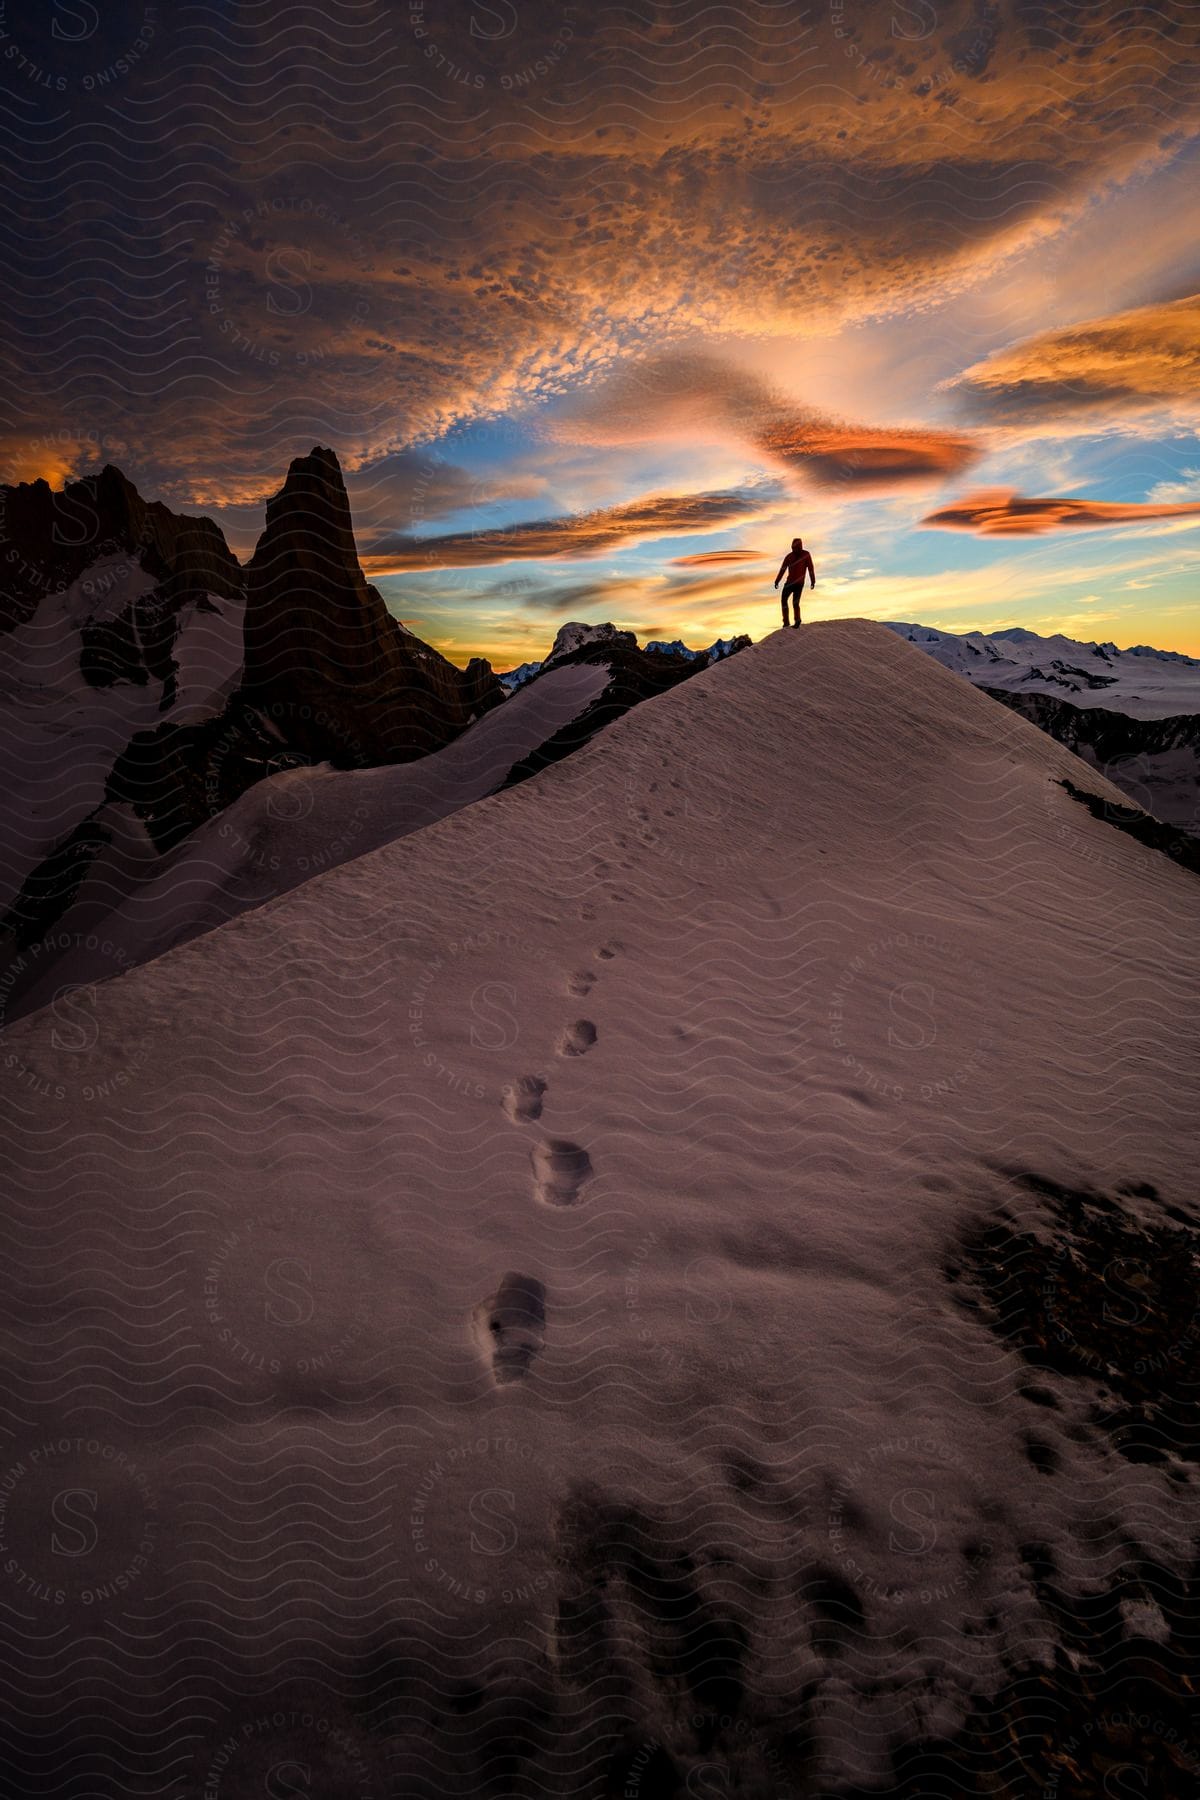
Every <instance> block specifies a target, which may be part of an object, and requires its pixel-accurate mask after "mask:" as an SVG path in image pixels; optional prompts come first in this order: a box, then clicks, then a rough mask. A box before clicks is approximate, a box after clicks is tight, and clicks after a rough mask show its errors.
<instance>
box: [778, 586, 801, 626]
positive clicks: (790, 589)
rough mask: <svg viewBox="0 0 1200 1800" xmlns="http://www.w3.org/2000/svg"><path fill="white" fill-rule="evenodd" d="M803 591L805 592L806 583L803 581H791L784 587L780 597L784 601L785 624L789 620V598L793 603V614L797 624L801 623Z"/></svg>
mask: <svg viewBox="0 0 1200 1800" xmlns="http://www.w3.org/2000/svg"><path fill="white" fill-rule="evenodd" d="M803 592H804V583H803V582H802V581H789V582H788V584H787V586H786V587H785V588H784V590H783V593H782V595H781V596H780V598H781V599H782V601H783V622H784V624H785V625H786V624H787V622H788V616H787V603H788V601H789V599H790V600H791V603H792V614H793V616H794V618H795V621H796V624H797V625H798V624H799V623H800V596H801V594H802V593H803Z"/></svg>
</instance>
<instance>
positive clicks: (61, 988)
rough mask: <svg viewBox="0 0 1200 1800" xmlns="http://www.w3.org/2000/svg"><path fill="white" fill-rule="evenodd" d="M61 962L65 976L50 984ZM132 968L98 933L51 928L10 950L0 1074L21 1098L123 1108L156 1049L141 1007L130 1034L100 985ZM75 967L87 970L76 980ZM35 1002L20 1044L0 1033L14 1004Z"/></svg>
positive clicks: (2, 1000)
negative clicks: (33, 1022)
mask: <svg viewBox="0 0 1200 1800" xmlns="http://www.w3.org/2000/svg"><path fill="white" fill-rule="evenodd" d="M59 965H62V975H63V979H62V980H61V981H60V982H58V984H57V985H48V984H53V983H54V982H55V971H56V968H57V967H58V966H59ZM130 967H132V959H131V957H130V954H129V952H128V951H127V950H126V949H125V948H124V946H123V945H121V944H119V943H118V942H117V941H116V940H115V939H113V938H111V937H108V936H106V935H105V933H104V932H102V931H95V932H84V931H53V930H52V931H49V932H47V933H46V935H45V937H43V938H41V939H39V940H38V942H37V943H35V944H30V945H28V946H27V947H26V948H25V949H24V950H20V951H18V952H16V954H15V955H14V956H13V958H12V960H11V961H10V962H9V964H8V966H7V967H6V968H5V969H4V970H3V972H2V973H0V1071H2V1072H3V1076H4V1079H5V1080H6V1081H7V1082H8V1083H9V1084H10V1085H12V1086H13V1087H15V1088H16V1089H18V1090H19V1091H20V1093H21V1094H22V1095H28V1096H30V1097H32V1098H35V1099H40V1100H47V1101H50V1102H52V1103H55V1104H61V1105H67V1106H75V1105H81V1104H82V1105H84V1106H89V1107H91V1106H129V1105H132V1104H134V1102H135V1099H136V1095H137V1091H138V1087H139V1084H140V1081H141V1077H142V1075H143V1073H144V1071H145V1069H146V1068H147V1066H148V1064H149V1063H150V1061H151V1058H152V1056H153V1053H154V1032H153V1028H152V1024H151V1022H150V1020H149V1018H148V1015H147V1014H146V1012H145V1010H144V1009H142V1010H141V1011H140V1012H139V1014H138V1024H137V1029H136V1031H133V1030H131V1029H130V1027H129V1025H128V1023H127V1019H126V1017H125V1015H124V1014H122V1015H121V1016H118V1015H117V1014H116V1012H115V1010H113V1009H110V1008H108V1007H106V1006H105V1005H104V1004H103V994H104V988H105V983H106V981H107V980H108V978H110V977H111V976H114V975H122V974H124V973H125V971H126V970H127V969H129V968H130ZM80 970H86V974H85V975H83V976H82V977H81V976H80V974H79V971H80ZM24 996H28V998H29V1000H30V1001H31V1002H32V1003H34V1004H38V1005H40V1008H41V1009H42V1010H41V1018H40V1019H39V1022H38V1026H36V1027H31V1028H30V1030H29V1031H28V1032H27V1033H22V1040H23V1041H22V1043H21V1045H20V1047H19V1048H18V1047H17V1045H16V1043H15V1041H14V1040H13V1039H12V1038H11V1037H6V1036H4V1035H2V1034H3V1033H4V1031H5V1028H6V1025H7V1023H8V1015H9V1014H10V1013H11V1011H12V1007H13V1004H14V1002H15V1001H16V1000H17V999H18V998H20V997H24Z"/></svg>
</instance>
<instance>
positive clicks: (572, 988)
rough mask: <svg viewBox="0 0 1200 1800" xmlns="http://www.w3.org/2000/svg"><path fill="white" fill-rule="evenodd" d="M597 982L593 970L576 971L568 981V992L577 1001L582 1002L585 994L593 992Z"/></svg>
mask: <svg viewBox="0 0 1200 1800" xmlns="http://www.w3.org/2000/svg"><path fill="white" fill-rule="evenodd" d="M595 980H596V977H595V974H594V973H593V971H592V970H591V969H576V971H575V973H574V975H572V976H570V978H569V979H568V981H567V992H568V994H572V995H574V997H575V999H576V1000H582V999H583V996H584V995H585V994H587V993H590V992H591V989H592V987H593V986H594V984H595Z"/></svg>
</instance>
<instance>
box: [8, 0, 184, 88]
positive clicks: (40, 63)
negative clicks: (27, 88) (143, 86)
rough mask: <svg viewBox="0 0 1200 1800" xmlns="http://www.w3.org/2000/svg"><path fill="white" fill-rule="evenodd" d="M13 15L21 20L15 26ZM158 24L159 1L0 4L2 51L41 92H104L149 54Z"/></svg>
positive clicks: (56, 0)
mask: <svg viewBox="0 0 1200 1800" xmlns="http://www.w3.org/2000/svg"><path fill="white" fill-rule="evenodd" d="M14 14H19V22H18V23H17V25H16V28H15V29H14V23H13V21H14ZM160 28H161V17H160V12H159V8H158V7H157V6H148V5H143V4H137V3H135V4H133V5H129V4H127V3H119V4H117V5H112V4H106V5H105V6H103V7H101V6H99V5H95V4H93V0H42V4H41V5H40V6H26V7H19V8H16V7H13V6H11V5H9V4H7V3H5V4H0V56H2V57H3V59H4V61H5V62H6V63H7V64H8V66H9V67H10V68H12V69H15V70H16V72H17V73H18V74H19V75H20V76H21V77H22V78H23V79H24V80H25V81H28V82H30V83H32V85H33V86H34V87H37V88H40V89H41V90H42V91H43V92H44V93H46V94H50V95H54V94H71V95H75V94H103V93H106V92H107V91H108V90H109V89H111V88H114V87H116V86H117V85H118V84H119V83H120V82H122V81H124V80H125V79H126V78H127V77H128V76H129V75H131V74H132V73H133V72H134V70H135V69H137V68H138V67H139V66H140V65H141V64H142V63H143V62H144V61H145V60H146V58H147V56H149V54H150V52H151V50H152V48H153V46H154V42H155V39H156V38H157V36H158V34H159V31H160Z"/></svg>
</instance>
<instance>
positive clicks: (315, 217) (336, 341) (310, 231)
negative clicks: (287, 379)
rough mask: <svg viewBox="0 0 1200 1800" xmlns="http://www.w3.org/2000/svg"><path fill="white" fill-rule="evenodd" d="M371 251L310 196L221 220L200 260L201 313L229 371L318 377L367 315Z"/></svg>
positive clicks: (286, 198)
mask: <svg viewBox="0 0 1200 1800" xmlns="http://www.w3.org/2000/svg"><path fill="white" fill-rule="evenodd" d="M372 266H373V259H372V254H371V249H370V246H369V244H368V242H367V240H366V238H365V237H364V236H363V234H362V233H361V232H360V231H358V230H357V229H356V228H355V227H354V226H353V225H352V224H351V223H350V221H349V219H348V218H347V217H346V215H345V214H343V213H340V212H338V210H337V209H336V207H333V206H331V205H329V204H328V203H327V202H325V201H323V200H318V199H316V198H314V197H313V196H312V195H310V194H284V195H277V196H275V197H273V198H270V199H260V200H257V201H255V202H254V204H253V205H251V206H246V207H243V208H242V209H241V210H240V211H238V212H231V213H229V214H228V215H227V216H226V217H225V219H224V220H223V221H222V223H221V225H220V227H219V228H218V229H217V231H216V232H215V233H214V236H213V239H212V241H211V243H210V244H209V246H208V251H207V254H206V256H205V260H204V305H205V311H206V312H207V315H208V318H209V320H210V322H211V325H212V327H213V329H214V331H215V333H216V336H217V338H218V340H219V343H220V345H221V347H222V348H223V349H224V350H225V351H226V352H227V353H229V354H230V355H231V356H232V357H233V358H234V360H235V362H236V364H237V365H238V366H239V367H241V366H244V365H245V364H247V363H249V364H260V365H262V366H263V367H264V368H268V369H280V368H285V367H299V368H303V369H306V370H309V371H312V372H320V370H321V369H322V367H323V366H324V365H325V364H326V363H327V362H328V361H329V360H330V359H331V358H332V357H333V356H335V355H336V352H337V351H338V349H339V348H341V347H342V346H343V345H346V344H353V342H354V340H355V338H356V335H357V334H358V332H360V331H361V329H362V328H363V326H364V325H365V324H366V321H367V319H368V317H369V315H370V312H371V289H370V274H371V269H372Z"/></svg>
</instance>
